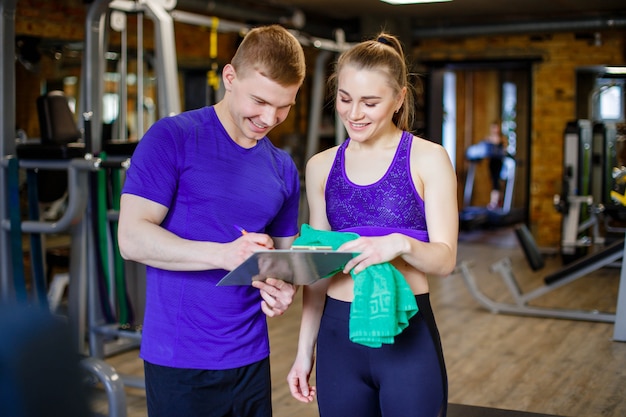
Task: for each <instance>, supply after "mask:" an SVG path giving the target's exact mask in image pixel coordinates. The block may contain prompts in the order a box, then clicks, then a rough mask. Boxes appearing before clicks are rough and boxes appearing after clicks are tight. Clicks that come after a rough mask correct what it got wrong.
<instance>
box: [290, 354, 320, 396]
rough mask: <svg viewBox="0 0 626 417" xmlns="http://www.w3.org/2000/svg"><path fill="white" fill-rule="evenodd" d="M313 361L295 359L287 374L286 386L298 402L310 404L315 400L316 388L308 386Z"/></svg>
mask: <svg viewBox="0 0 626 417" xmlns="http://www.w3.org/2000/svg"><path fill="white" fill-rule="evenodd" d="M312 368H313V359H312V358H311V359H305V358H300V357H296V360H295V362H294V364H293V366H292V367H291V370H290V371H289V374H287V384H288V385H289V391H291V395H292V396H293V398H295V399H296V400H298V401H301V402H303V403H310V402H312V401H313V399H314V398H315V393H316V388H315V387H314V386H311V385H309V378H310V377H311V369H312Z"/></svg>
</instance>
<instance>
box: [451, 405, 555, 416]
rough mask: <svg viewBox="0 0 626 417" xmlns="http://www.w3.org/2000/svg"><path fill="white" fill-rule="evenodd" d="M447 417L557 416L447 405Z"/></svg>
mask: <svg viewBox="0 0 626 417" xmlns="http://www.w3.org/2000/svg"><path fill="white" fill-rule="evenodd" d="M448 417H559V416H556V415H554V414H537V413H528V412H525V411H514V410H503V409H499V408H488V407H477V406H473V405H463V404H448ZM561 417H562V416H561Z"/></svg>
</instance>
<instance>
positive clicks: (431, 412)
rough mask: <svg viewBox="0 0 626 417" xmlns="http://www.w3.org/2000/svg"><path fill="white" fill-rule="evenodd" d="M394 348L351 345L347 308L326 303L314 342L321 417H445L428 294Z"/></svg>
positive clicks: (443, 383)
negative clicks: (316, 338)
mask: <svg viewBox="0 0 626 417" xmlns="http://www.w3.org/2000/svg"><path fill="white" fill-rule="evenodd" d="M416 300H417V305H418V307H419V312H418V313H417V314H416V315H415V316H414V317H413V318H411V320H410V322H409V323H410V324H409V326H408V327H407V328H406V329H405V330H404V331H403V332H402V333H401V334H400V335H398V336H396V338H395V341H394V343H393V344H388V345H383V346H382V347H381V348H369V347H366V346H362V345H359V344H356V343H353V342H351V341H350V340H349V336H348V334H349V315H350V303H347V302H343V301H338V300H335V299H332V298H327V299H326V307H325V308H324V314H323V316H322V322H321V326H320V331H319V337H318V348H317V368H316V373H317V376H316V380H317V398H318V405H319V411H320V416H321V417H345V416H359V417H381V416H382V417H387V416H389V417H395V416H412V417H437V416H445V415H446V408H447V407H446V406H447V387H448V383H447V376H446V370H445V365H444V360H443V353H442V349H441V341H440V338H439V332H438V331H437V327H436V324H435V320H434V316H433V314H432V309H431V307H430V301H429V296H428V294H422V295H418V296H416Z"/></svg>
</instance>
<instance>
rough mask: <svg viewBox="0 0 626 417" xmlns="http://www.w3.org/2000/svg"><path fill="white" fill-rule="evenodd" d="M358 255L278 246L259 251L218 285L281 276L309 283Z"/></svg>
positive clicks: (294, 281) (296, 281) (281, 277)
mask: <svg viewBox="0 0 626 417" xmlns="http://www.w3.org/2000/svg"><path fill="white" fill-rule="evenodd" d="M354 255H355V254H354V253H353V252H336V251H332V250H301V249H298V250H291V249H275V250H266V251H259V252H255V253H254V254H252V256H250V257H249V258H248V259H246V260H245V261H244V263H242V264H241V265H239V266H238V267H237V268H236V269H234V270H232V271H230V272H229V273H228V274H227V275H226V276H225V277H224V278H222V280H221V281H220V282H218V283H217V285H250V284H251V283H252V281H253V280H264V279H265V278H270V277H271V278H278V279H282V280H283V281H286V282H290V283H293V284H296V285H309V284H313V283H314V282H316V281H318V280H319V279H321V278H323V277H325V276H326V275H328V274H330V273H332V272H334V271H337V270H340V269H341V268H342V267H343V265H345V264H346V263H347V262H348V261H349V260H350V259H352V257H353V256H354Z"/></svg>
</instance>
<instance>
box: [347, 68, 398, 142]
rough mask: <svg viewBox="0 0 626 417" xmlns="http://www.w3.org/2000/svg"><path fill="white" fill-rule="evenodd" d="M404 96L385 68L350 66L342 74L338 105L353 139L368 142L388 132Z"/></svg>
mask: <svg viewBox="0 0 626 417" xmlns="http://www.w3.org/2000/svg"><path fill="white" fill-rule="evenodd" d="M403 97H404V96H403V94H397V93H396V92H395V91H394V90H393V89H392V88H391V87H390V86H389V82H388V79H387V75H386V74H385V72H383V71H380V70H371V69H357V68H355V67H354V66H352V65H347V66H345V67H344V68H342V69H341V72H340V73H339V74H338V79H337V100H336V104H335V107H336V109H337V113H338V114H339V117H340V118H341V120H342V121H343V123H344V125H345V127H346V130H347V131H348V135H349V136H350V139H351V140H355V141H358V142H364V141H366V140H369V139H372V138H374V139H375V138H377V137H380V136H382V135H383V134H384V133H385V132H387V131H388V130H389V129H390V127H393V126H394V125H393V122H392V117H393V114H394V112H395V111H396V110H397V109H398V108H399V107H400V106H401V105H402V99H403Z"/></svg>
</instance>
